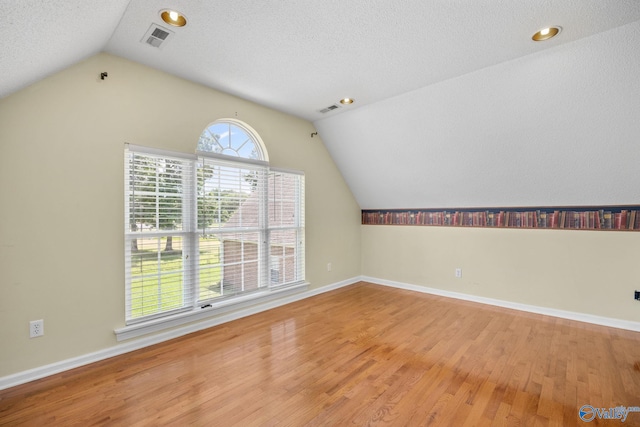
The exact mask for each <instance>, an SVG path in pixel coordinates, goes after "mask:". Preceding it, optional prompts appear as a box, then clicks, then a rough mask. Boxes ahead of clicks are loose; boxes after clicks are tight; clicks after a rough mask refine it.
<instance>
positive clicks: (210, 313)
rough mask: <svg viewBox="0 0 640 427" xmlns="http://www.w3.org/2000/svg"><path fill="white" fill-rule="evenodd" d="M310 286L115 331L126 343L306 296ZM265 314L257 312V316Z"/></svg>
mask: <svg viewBox="0 0 640 427" xmlns="http://www.w3.org/2000/svg"><path fill="white" fill-rule="evenodd" d="M309 286H310V283H309V282H307V281H304V282H300V283H295V284H293V285H289V286H279V287H277V288H266V289H265V290H263V291H260V292H256V293H252V294H248V295H243V296H239V297H235V298H230V299H226V300H221V301H217V302H215V303H212V304H211V306H210V307H204V308H200V307H196V308H194V309H192V310H190V311H186V312H181V313H177V314H173V315H170V316H164V317H159V318H156V319H153V320H148V321H145V322H140V323H134V324H132V325H128V326H125V327H122V328H117V329H114V331H113V332H114V333H115V334H116V340H117V341H124V340H128V339H131V338H137V337H141V336H143V335H147V334H152V333H154V332H161V331H164V330H167V329H169V328H174V327H177V326H181V325H186V324H187V323H192V322H197V321H202V320H205V319H208V318H212V317H217V316H220V315H222V314H225V313H229V312H232V311H238V310H241V309H243V308H247V307H254V306H256V305H258V304H260V305H261V304H268V303H272V302H274V301H276V300H278V299H281V298H285V297H288V296H290V295H294V294H297V293H299V292H304V291H307V290H308V289H309ZM259 311H262V310H259V309H257V310H256V312H259Z"/></svg>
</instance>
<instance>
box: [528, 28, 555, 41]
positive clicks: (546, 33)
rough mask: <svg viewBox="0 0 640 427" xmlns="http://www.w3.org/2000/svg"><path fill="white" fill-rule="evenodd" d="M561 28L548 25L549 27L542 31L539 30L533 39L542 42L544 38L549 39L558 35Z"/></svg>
mask: <svg viewBox="0 0 640 427" xmlns="http://www.w3.org/2000/svg"><path fill="white" fill-rule="evenodd" d="M560 30H561V28H560V27H547V28H543V29H541V30H540V31H538V32H537V33H535V34H534V35H533V36H532V37H531V39H533V40H534V41H537V42H541V41H544V40H549V39H550V38H552V37H555V36H557V35H558V34H559V33H560Z"/></svg>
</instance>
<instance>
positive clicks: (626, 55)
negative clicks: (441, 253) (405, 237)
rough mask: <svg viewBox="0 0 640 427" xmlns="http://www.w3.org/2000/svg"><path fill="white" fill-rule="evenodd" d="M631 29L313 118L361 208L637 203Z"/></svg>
mask: <svg viewBox="0 0 640 427" xmlns="http://www.w3.org/2000/svg"><path fill="white" fill-rule="evenodd" d="M638 46H640V23H638V22H636V23H632V24H628V25H626V26H623V27H620V28H617V29H613V30H610V31H608V32H605V33H601V34H599V35H595V36H591V37H588V38H585V39H582V40H578V41H575V42H573V43H568V44H565V45H561V46H557V47H554V48H553V49H551V50H547V51H545V53H544V54H542V53H539V54H532V55H529V56H526V57H523V58H520V59H516V60H513V61H510V62H506V63H502V64H499V65H496V66H492V67H489V68H485V69H483V70H480V71H477V72H473V73H470V74H467V75H464V76H461V77H459V78H454V79H451V80H447V81H444V82H442V83H438V84H435V85H432V86H428V87H425V88H422V89H419V90H416V91H413V92H410V93H407V94H404V95H400V96H397V97H395V98H392V99H389V100H386V101H382V102H379V103H376V104H373V105H369V106H364V107H362V108H359V109H356V110H353V111H350V112H345V113H343V114H341V115H338V116H334V117H330V118H326V119H323V120H319V121H316V122H315V125H316V128H317V129H318V131H319V133H320V135H321V136H322V138H323V140H324V142H325V144H326V145H327V147H328V149H329V151H330V153H331V154H332V156H333V158H334V159H335V161H336V162H337V164H338V167H339V168H340V170H341V172H342V174H343V176H344V177H345V179H346V181H347V182H348V184H349V186H350V188H351V190H352V191H353V193H354V194H355V196H356V198H357V200H358V202H359V204H360V206H361V208H363V209H367V208H370V209H374V208H429V207H484V206H486V207H489V206H496V207H499V206H500V207H501V206H559V205H560V206H565V205H593V204H637V203H640V185H639V184H640V79H639V78H638V76H639V75H640V55H639V54H638Z"/></svg>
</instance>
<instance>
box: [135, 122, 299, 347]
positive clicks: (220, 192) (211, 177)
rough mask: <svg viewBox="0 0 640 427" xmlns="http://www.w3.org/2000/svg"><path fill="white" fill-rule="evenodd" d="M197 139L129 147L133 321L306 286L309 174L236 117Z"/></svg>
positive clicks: (213, 126)
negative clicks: (183, 149)
mask: <svg viewBox="0 0 640 427" xmlns="http://www.w3.org/2000/svg"><path fill="white" fill-rule="evenodd" d="M196 148H197V151H198V152H197V155H193V154H181V153H172V152H165V151H164V150H157V149H153V148H145V147H139V146H133V145H129V146H127V147H126V149H125V159H126V163H125V189H126V191H125V242H126V244H125V272H126V322H127V324H128V325H133V324H134V323H136V324H144V323H145V322H146V321H151V320H154V319H155V320H154V322H153V323H149V328H153V327H154V326H153V325H155V324H156V323H157V321H158V319H159V318H161V317H166V318H167V319H171V322H174V321H175V319H173V318H172V317H171V316H173V315H174V314H177V313H178V312H191V313H192V314H193V315H194V316H201V313H202V309H203V308H208V307H218V306H223V305H228V304H233V303H235V301H238V302H241V301H245V300H246V299H248V298H261V297H267V296H269V295H270V293H271V291H273V290H279V289H282V288H283V287H287V288H289V287H291V288H295V287H297V286H306V281H305V270H304V216H305V215H304V174H303V173H302V172H296V171H291V170H279V169H276V168H272V167H270V166H269V162H268V160H269V158H268V155H267V150H266V148H265V145H264V143H263V142H262V139H261V138H260V136H259V135H258V133H257V132H256V131H255V130H253V129H252V128H251V127H250V126H249V125H247V124H246V123H243V122H241V121H239V120H235V119H220V120H217V121H215V122H213V123H211V124H210V125H208V126H207V127H206V128H205V129H204V130H203V131H202V134H201V135H200V138H199V139H198V142H197V147H196ZM181 316H183V315H182V314H181ZM181 318H183V317H181ZM183 319H189V316H186V317H184V318H183ZM185 321H186V320H185ZM144 330H145V328H144V327H142V328H140V327H137V328H136V331H137V332H135V334H136V335H132V336H137V335H138V334H142V333H144V332H143V331H144ZM128 333H129V332H128V331H124V330H123V334H128ZM123 336H125V335H123ZM127 336H128V335H127Z"/></svg>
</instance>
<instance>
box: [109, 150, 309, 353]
mask: <svg viewBox="0 0 640 427" xmlns="http://www.w3.org/2000/svg"><path fill="white" fill-rule="evenodd" d="M126 146H127V149H128V151H135V152H139V153H146V154H151V155H159V156H170V157H179V158H183V159H186V160H191V161H193V162H194V163H195V162H197V161H198V158H199V157H211V158H215V159H217V160H222V161H225V160H226V161H230V162H232V163H235V164H236V165H237V164H242V163H247V164H254V165H260V166H266V167H267V175H268V173H269V171H272V172H284V173H289V174H299V175H302V176H303V177H304V172H301V171H295V170H289V169H282V168H270V167H269V166H268V162H264V161H259V160H253V159H244V158H243V159H239V158H237V157H232V156H225V155H219V154H214V153H200V152H198V155H193V154H186V153H179V152H173V151H169V150H162V149H156V148H151V147H144V146H138V145H131V144H126ZM125 199H127V198H126V197H125ZM300 207H301V209H302V212H303V213H304V199H302V200H300ZM267 221H268V218H267ZM189 228H191V227H189ZM304 228H305V227H304V225H302V226H301V225H300V221H298V223H297V224H296V226H287V227H273V228H269V226H267V227H265V230H266V232H267V234H268V232H269V230H278V229H297V230H302V231H303V235H302V239H303V240H304ZM159 233H160V234H162V235H164V234H166V232H164V231H162V232H159ZM169 233H170V234H184V233H193V234H195V235H197V233H198V230H197V226H196V227H195V230H193V231H175V232H169ZM154 234H155V233H154ZM303 244H304V243H303ZM126 248H127V245H126V244H125V251H126ZM266 252H267V253H268V252H269V251H266ZM298 253H299V254H300V255H301V256H302V266H301V273H302V280H299V281H297V282H293V283H289V284H285V285H277V286H271V283H270V282H269V283H267V286H265V287H264V288H260V290H258V291H256V292H251V293H248V294H244V295H239V296H235V297H230V298H228V299H220V300H217V301H216V300H214V301H212V302H211V303H210V304H207V305H204V306H200V305H199V304H197V303H196V302H194V304H193V306H192V307H189V308H182V309H180V310H181V311H179V312H175V313H173V314H165V315H162V314H159V316H158V317H154V316H151V317H150V318H148V319H144V320H140V321H137V322H136V321H135V319H134V320H133V321H129V324H128V325H127V326H124V327H122V328H117V329H115V330H114V332H115V334H116V339H117V340H118V341H122V340H126V339H131V338H135V337H139V336H142V335H146V334H151V333H154V332H159V331H163V330H166V329H169V328H173V327H176V326H180V325H184V324H187V323H192V322H196V321H200V320H203V319H207V318H211V317H217V316H220V315H222V314H224V313H228V312H231V311H237V310H242V309H243V308H246V307H250V306H257V305H264V304H269V303H270V302H273V301H275V300H277V299H280V298H285V297H287V296H289V295H292V294H296V293H298V292H302V291H305V290H307V289H308V287H309V282H307V281H306V280H305V279H304V277H305V275H304V270H305V262H304V257H305V251H304V249H303V250H300V249H299V248H298ZM125 255H126V252H125ZM262 261H263V262H264V263H265V264H266V265H268V263H269V256H267V257H264V258H263V259H262ZM267 271H268V270H267Z"/></svg>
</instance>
